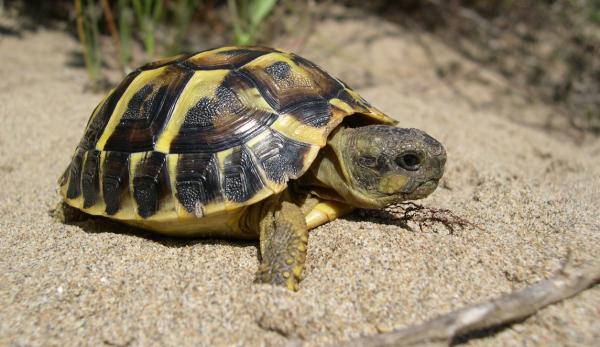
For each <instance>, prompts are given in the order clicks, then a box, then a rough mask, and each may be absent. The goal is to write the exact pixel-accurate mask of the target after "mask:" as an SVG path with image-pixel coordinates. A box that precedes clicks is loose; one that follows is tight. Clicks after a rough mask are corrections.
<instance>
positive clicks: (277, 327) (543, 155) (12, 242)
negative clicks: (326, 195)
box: [0, 16, 600, 346]
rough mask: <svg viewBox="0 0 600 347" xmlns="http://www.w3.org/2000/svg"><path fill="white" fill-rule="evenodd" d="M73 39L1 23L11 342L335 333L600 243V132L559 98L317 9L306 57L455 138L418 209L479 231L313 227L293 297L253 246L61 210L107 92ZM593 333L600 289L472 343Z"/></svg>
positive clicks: (0, 208)
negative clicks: (578, 139) (578, 134)
mask: <svg viewBox="0 0 600 347" xmlns="http://www.w3.org/2000/svg"><path fill="white" fill-rule="evenodd" d="M281 45H284V46H285V45H286V43H285V42H282V43H281ZM76 50H77V43H76V42H75V41H74V40H73V39H72V38H71V37H69V36H68V35H66V34H64V33H62V32H60V31H52V30H47V29H41V30H39V31H37V32H22V33H21V34H20V36H19V35H3V36H0V62H1V64H0V76H1V78H0V105H1V106H0V120H1V124H2V126H1V127H0V186H1V187H2V189H0V216H1V217H0V345H14V346H31V345H67V346H68V345H73V346H78V345H102V344H105V345H112V346H153V345H163V346H179V345H197V346H210V345H237V346H242V345H243V346H261V345H268V346H270V345H286V344H293V345H306V346H323V345H330V344H335V343H336V342H340V341H343V340H347V339H349V338H352V337H355V336H360V335H365V334H376V333H378V331H385V330H388V329H391V328H396V327H402V326H405V325H408V324H414V323H418V322H421V321H423V320H425V319H428V318H432V317H434V316H436V315H438V314H442V313H446V312H448V311H450V310H452V309H456V308H459V307H462V306H464V305H467V304H469V303H474V302H478V301H481V300H485V299H488V298H491V297H494V296H498V295H501V294H503V293H508V292H510V291H512V290H516V289H519V288H523V287H524V286H526V285H527V284H530V283H533V282H535V281H538V280H540V279H543V278H546V277H548V276H550V275H551V274H552V273H553V272H554V271H556V270H557V269H558V268H559V267H560V264H561V262H562V261H563V260H564V259H565V258H566V256H567V254H568V253H570V254H571V258H572V260H573V262H574V263H575V264H583V263H589V262H592V261H595V260H596V256H597V255H598V254H600V220H599V218H598V211H599V210H600V183H599V180H598V177H599V175H600V166H599V165H598V164H599V163H600V159H599V157H600V142H599V141H597V140H588V141H586V142H585V144H584V145H576V144H575V143H574V142H573V141H572V140H571V139H570V138H569V137H568V136H566V135H563V134H561V133H559V132H556V131H550V130H548V129H549V128H552V127H554V126H560V119H559V118H557V117H554V116H553V115H554V114H555V111H554V110H552V109H551V108H549V107H546V106H545V105H543V104H541V103H539V102H536V101H535V100H530V99H529V98H526V97H524V96H523V95H524V94H523V92H522V91H520V90H517V89H513V88H511V86H510V85H508V84H507V83H506V82H505V81H504V80H503V79H502V78H501V77H499V76H497V75H495V74H493V73H491V72H489V71H486V70H485V69H483V68H481V67H479V66H477V65H475V64H472V63H470V62H468V61H465V60H464V59H462V58H461V57H459V56H458V55H456V54H455V53H453V52H452V50H451V49H449V48H448V47H446V46H445V45H444V44H443V43H441V42H437V41H435V39H433V38H431V37H429V36H427V35H426V34H422V33H415V32H410V31H407V30H406V29H400V28H398V27H396V26H394V25H392V24H389V23H385V22H381V21H377V20H375V19H374V18H360V17H356V16H350V17H348V18H339V17H338V20H336V21H334V20H331V19H326V20H324V21H323V22H322V23H319V24H318V25H317V27H316V31H315V33H314V34H313V35H312V36H311V38H310V39H309V40H308V42H307V43H306V45H305V46H304V47H303V48H302V50H301V53H302V54H303V55H304V56H306V57H307V58H310V59H313V60H315V61H316V62H317V63H318V64H320V65H322V66H323V67H325V68H327V69H328V70H329V71H330V72H331V73H333V74H335V75H337V76H340V77H341V78H342V79H344V80H346V81H347V82H348V83H349V84H350V85H355V86H357V89H358V90H359V91H360V92H361V93H362V94H363V95H364V96H365V98H366V99H368V100H369V101H370V102H371V103H373V104H374V105H376V106H377V107H379V108H381V109H382V110H384V111H385V112H387V113H389V114H390V115H392V116H394V117H396V118H397V119H399V120H400V121H401V125H402V126H406V127H418V128H421V129H424V130H426V131H427V132H429V133H430V134H432V135H433V136H435V137H437V138H438V139H439V140H441V141H442V142H443V143H444V144H445V146H446V149H447V151H448V155H449V159H448V165H447V172H446V175H445V178H444V180H443V183H442V185H441V187H440V188H439V189H438V190H437V191H436V192H435V193H434V194H433V196H431V197H430V198H428V199H427V200H425V201H424V202H423V203H424V204H425V205H427V206H431V207H438V208H449V209H451V210H452V211H454V213H456V214H458V215H460V216H463V217H466V218H468V219H470V220H471V221H473V222H475V223H479V224H480V225H481V226H482V229H481V230H478V229H475V228H467V229H464V230H455V232H454V233H450V232H449V231H448V230H447V229H446V228H444V227H443V226H433V227H430V228H425V229H423V230H422V231H421V230H419V229H418V228H414V229H413V230H410V229H407V228H403V227H401V226H399V225H398V223H395V222H394V220H393V219H381V218H375V217H372V216H371V217H369V216H366V217H365V216H361V215H360V214H358V213H356V214H353V215H351V216H348V217H346V218H343V219H340V220H337V221H335V222H333V223H330V224H328V225H325V226H322V227H320V228H318V229H316V230H314V231H312V233H311V236H310V240H309V248H308V257H307V266H306V270H305V272H304V279H303V281H302V283H301V288H300V291H299V292H297V293H292V292H289V291H287V290H285V289H282V288H275V287H271V286H269V285H256V284H253V283H252V281H253V277H254V273H255V271H256V269H257V266H258V260H257V247H256V244H255V243H252V242H247V243H241V242H232V241H227V240H177V239H168V238H159V237H155V236H152V235H150V234H145V233H143V232H139V231H135V230H131V229H128V228H126V227H123V226H120V225H116V224H113V223H109V222H105V221H88V222H85V223H83V224H80V225H64V224H61V223H59V222H58V221H56V220H55V219H53V218H52V217H51V216H50V214H49V211H50V210H51V209H52V208H53V207H54V206H55V205H56V204H57V202H58V201H59V197H58V195H57V192H56V180H57V177H58V176H59V175H60V173H61V172H62V170H63V169H64V168H65V166H66V165H67V163H68V161H69V158H70V156H71V154H72V151H73V150H74V147H75V145H76V143H77V142H78V141H79V138H80V136H81V134H82V131H83V127H84V125H85V122H86V120H87V118H88V116H89V114H90V112H91V111H92V109H93V107H94V106H95V105H96V103H97V102H98V101H99V100H100V98H101V95H100V94H95V93H91V92H89V91H87V90H86V89H85V88H84V85H85V84H86V74H85V71H84V70H82V69H81V68H75V67H71V65H72V64H70V62H71V61H72V60H73V58H72V55H73V52H76ZM440 71H447V72H448V73H446V74H444V76H445V77H444V78H440V77H439V76H440V74H439V72H440ZM598 341H600V287H597V288H593V289H590V290H588V291H586V292H584V293H583V294H581V295H578V296H577V297H575V298H573V299H570V300H568V301H565V302H562V303H559V304H557V305H554V306H551V307H549V308H546V309H544V310H542V311H541V312H539V313H538V314H537V315H535V316H533V317H531V318H530V319H527V320H526V321H524V322H522V323H519V324H514V325H512V326H509V327H506V328H504V329H501V330H499V331H496V332H494V333H490V334H486V335H483V337H481V338H478V339H471V340H469V341H467V342H466V343H467V344H469V345H485V346H527V345H529V346H542V345H570V346H585V345H594V344H597V343H598Z"/></svg>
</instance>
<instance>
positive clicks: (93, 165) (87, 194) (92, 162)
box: [81, 150, 100, 208]
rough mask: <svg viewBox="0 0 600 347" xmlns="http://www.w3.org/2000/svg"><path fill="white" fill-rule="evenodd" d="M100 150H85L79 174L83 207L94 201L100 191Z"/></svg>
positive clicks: (87, 206)
mask: <svg viewBox="0 0 600 347" xmlns="http://www.w3.org/2000/svg"><path fill="white" fill-rule="evenodd" d="M99 167H100V151H97V150H92V151H88V152H87V156H86V157H85V162H84V163H83V171H82V175H81V190H82V192H83V208H90V207H92V206H94V204H95V203H96V199H97V197H98V192H99V191H100V178H99V177H98V174H99V170H98V169H99Z"/></svg>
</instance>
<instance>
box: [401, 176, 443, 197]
mask: <svg viewBox="0 0 600 347" xmlns="http://www.w3.org/2000/svg"><path fill="white" fill-rule="evenodd" d="M439 181H440V179H439V178H433V179H430V180H428V181H425V182H423V183H421V184H419V185H418V186H417V188H415V189H414V190H413V191H412V192H410V193H408V194H404V195H403V198H404V200H419V199H423V198H425V197H427V196H428V195H429V194H431V193H433V191H434V190H435V189H436V188H437V186H438V184H439Z"/></svg>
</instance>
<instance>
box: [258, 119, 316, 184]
mask: <svg viewBox="0 0 600 347" xmlns="http://www.w3.org/2000/svg"><path fill="white" fill-rule="evenodd" d="M249 149H250V151H252V153H253V154H254V156H255V157H256V160H257V161H258V165H260V166H261V167H262V169H263V170H264V172H265V173H266V175H267V178H268V179H269V180H271V181H273V182H277V183H285V182H287V180H288V179H290V178H297V177H298V176H299V174H300V173H301V171H302V169H303V168H304V156H305V155H306V153H307V152H308V151H309V150H310V146H309V145H307V144H305V143H302V142H297V141H294V140H292V139H289V138H287V137H286V136H284V135H282V134H280V133H279V132H276V131H274V130H271V132H270V134H269V136H268V137H267V138H266V139H264V140H263V141H260V142H257V143H256V144H254V145H253V146H251V147H249Z"/></svg>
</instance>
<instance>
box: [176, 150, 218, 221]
mask: <svg viewBox="0 0 600 347" xmlns="http://www.w3.org/2000/svg"><path fill="white" fill-rule="evenodd" d="M175 196H176V197H177V200H179V202H180V203H181V205H183V207H185V209H186V210H187V211H188V212H189V213H193V212H194V211H195V210H196V208H197V206H198V204H201V205H206V204H209V203H211V202H212V203H214V202H218V201H223V192H222V191H221V183H220V182H219V168H218V164H217V159H216V155H215V154H204V153H189V154H182V155H180V156H179V160H178V162H177V174H176V178H175Z"/></svg>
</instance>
